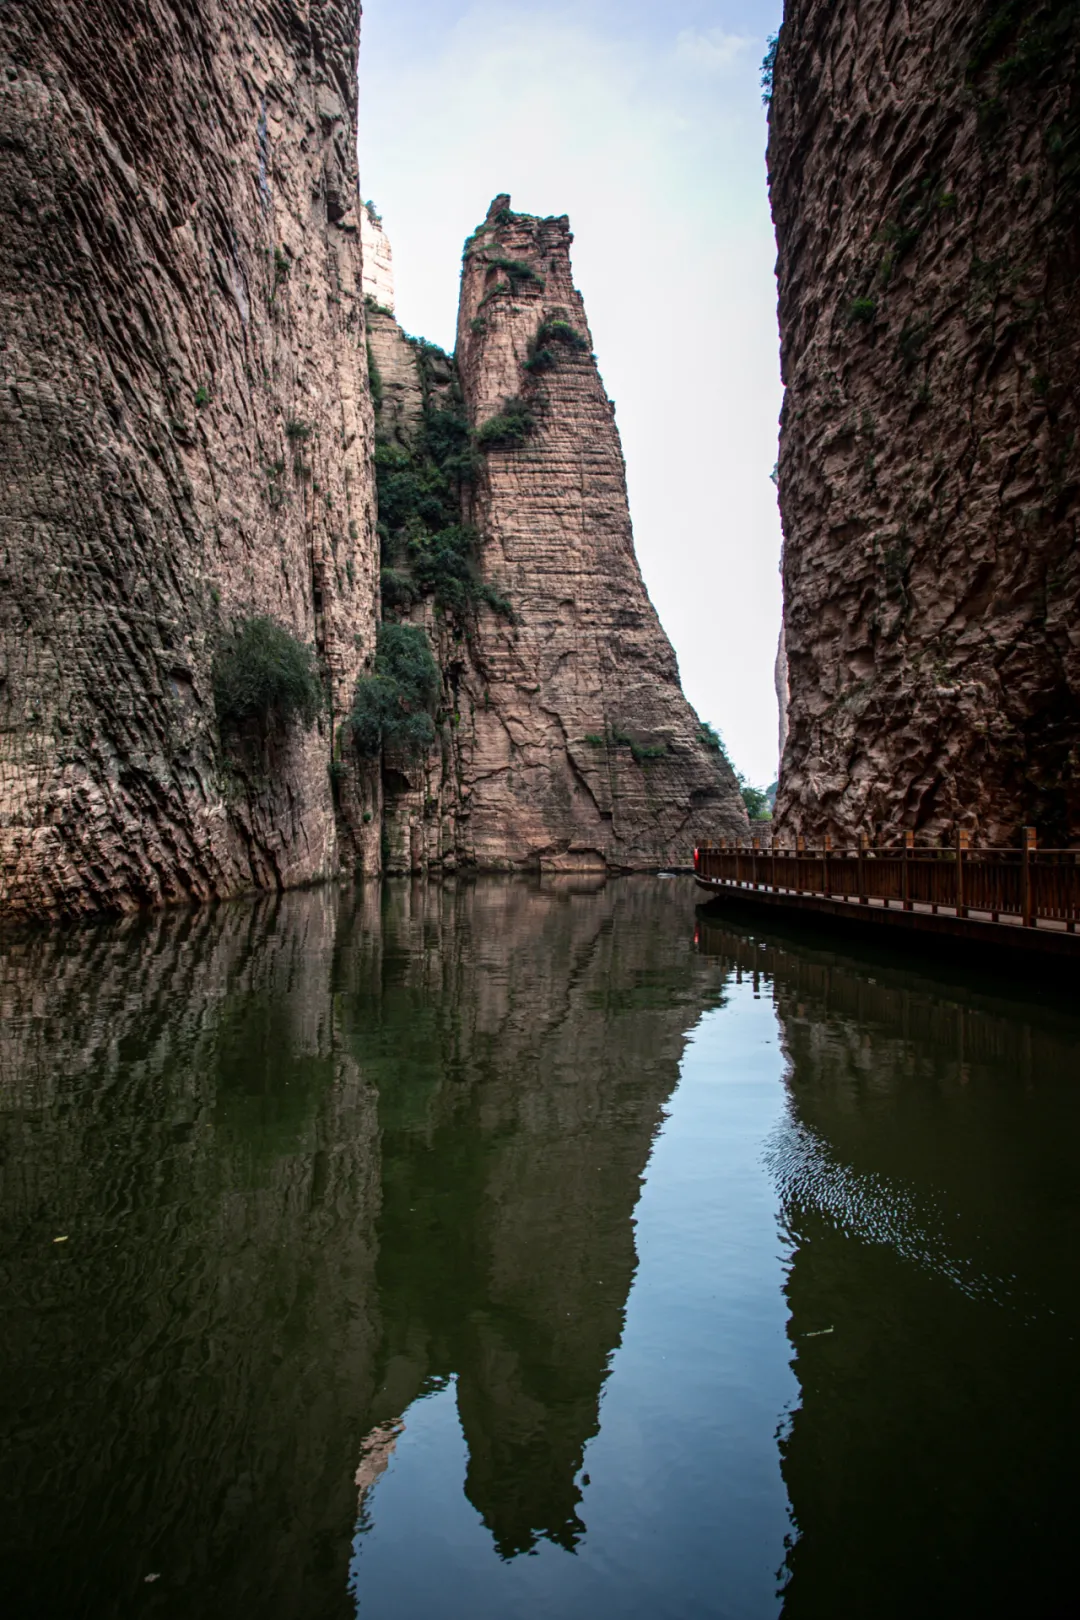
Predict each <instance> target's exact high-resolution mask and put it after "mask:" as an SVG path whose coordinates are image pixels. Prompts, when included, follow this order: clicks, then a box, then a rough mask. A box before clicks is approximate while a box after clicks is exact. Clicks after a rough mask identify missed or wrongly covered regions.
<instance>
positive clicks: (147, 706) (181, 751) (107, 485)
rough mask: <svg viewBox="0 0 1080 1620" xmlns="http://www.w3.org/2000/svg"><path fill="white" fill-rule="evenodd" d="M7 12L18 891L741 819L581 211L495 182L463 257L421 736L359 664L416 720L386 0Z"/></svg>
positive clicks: (599, 851) (560, 849) (10, 545)
mask: <svg viewBox="0 0 1080 1620" xmlns="http://www.w3.org/2000/svg"><path fill="white" fill-rule="evenodd" d="M0 29H2V34H0V44H2V47H3V56H4V61H5V65H6V71H5V74H4V75H3V77H2V78H0V248H2V252H0V310H2V315H0V320H2V328H3V337H4V343H5V349H4V373H3V379H2V386H0V456H2V461H3V467H4V474H5V476H4V492H3V503H2V508H0V915H8V916H11V915H16V916H37V917H58V916H66V915H75V914H80V913H87V912H94V911H101V910H111V911H117V910H121V911H123V910H131V909H133V908H135V907H137V906H141V905H156V904H162V903H166V902H169V901H183V900H192V899H207V898H211V897H215V896H223V895H228V894H232V893H236V892H239V891H242V890H245V889H250V888H260V887H262V888H275V887H278V888H280V887H289V886H291V885H293V884H297V883H304V882H309V881H313V880H317V879H322V878H328V877H331V876H334V875H335V874H339V873H343V872H349V873H351V872H354V871H362V872H367V873H375V872H378V871H379V870H380V868H381V866H382V864H383V863H384V860H385V859H387V858H389V859H390V861H391V863H392V864H396V865H405V866H412V867H416V866H418V865H419V866H423V865H427V864H431V863H435V862H437V863H441V864H442V865H443V866H444V867H445V866H453V865H459V864H462V863H470V864H475V865H478V866H489V867H491V866H494V867H505V866H533V867H536V866H539V865H542V864H550V865H556V866H557V865H559V864H571V865H579V864H585V865H602V864H605V863H611V864H614V865H617V866H621V867H635V866H647V865H656V864H662V863H667V862H670V861H673V860H675V859H681V860H685V859H686V857H687V852H688V850H689V848H690V847H691V846H692V845H693V843H694V841H695V840H696V839H700V838H701V837H702V836H709V835H712V836H715V835H717V834H718V833H720V834H722V833H725V832H730V833H737V832H738V831H739V830H740V828H741V826H742V825H744V818H743V814H742V807H741V803H740V801H739V799H738V796H737V793H736V791H735V785H734V781H733V779H732V777H731V774H730V771H728V769H727V767H726V764H725V762H724V761H723V760H722V759H721V758H719V757H718V756H716V755H715V754H714V753H712V752H710V750H709V749H708V747H707V746H706V743H705V741H703V740H702V734H701V733H700V732H699V729H698V726H697V722H696V720H695V718H694V716H693V714H692V712H691V711H690V709H689V707H688V705H687V704H686V703H685V701H684V699H683V698H682V696H681V693H680V691H679V687H678V680H677V675H676V670H675V663H674V658H673V656H672V653H671V649H670V646H669V645H668V643H667V640H666V638H665V637H664V635H663V632H662V630H661V629H660V626H659V624H658V622H657V620H656V616H655V614H654V612H653V610H652V607H651V605H650V604H649V602H648V598H647V596H646V595H645V592H644V588H643V586H642V584H641V580H640V575H639V573H638V569H637V564H636V561H635V559H634V555H633V549H632V544H631V538H630V528H629V520H628V516H627V511H626V498H625V489H624V484H623V469H622V460H621V455H620V452H619V447H618V439H617V436H616V432H615V427H614V423H613V421H612V419H611V411H610V406H609V405H608V403H607V401H606V399H605V398H604V394H603V389H602V386H601V384H600V381H599V378H598V377H597V374H596V370H595V366H594V364H593V362H592V360H591V358H590V353H589V350H590V342H589V339H588V335H587V329H586V327H585V324H584V317H583V314H582V312H581V307H580V300H579V299H578V297H577V294H576V293H575V292H574V290H573V288H572V285H571V283H570V274H569V260H568V257H567V247H568V243H569V233H568V231H567V228H566V222H565V221H547V222H541V221H526V220H525V218H524V216H520V217H518V216H514V217H513V218H514V219H516V220H517V222H516V223H514V222H513V220H511V223H508V224H504V223H501V222H500V221H499V220H497V219H494V218H493V219H492V220H491V221H489V223H488V226H487V227H486V229H485V235H484V242H485V243H487V248H484V249H483V250H482V249H481V247H480V245H479V244H474V247H473V248H472V249H471V250H470V254H469V257H468V259H467V263H466V275H465V285H464V301H465V304H466V305H467V306H468V309H469V314H468V316H467V317H466V318H465V325H464V331H465V341H464V343H463V354H462V372H461V385H462V387H463V391H464V405H465V407H466V410H467V418H468V420H467V423H466V426H465V433H464V438H463V439H462V440H461V442H460V444H459V445H458V446H457V448H458V449H459V450H460V452H461V456H460V459H459V467H458V471H457V474H456V475H455V479H454V480H453V482H454V491H453V495H454V500H455V501H456V502H457V505H456V507H455V509H454V511H453V512H452V513H450V512H449V509H448V508H447V506H446V502H445V501H444V500H443V498H442V496H445V495H446V494H447V492H446V491H445V490H444V491H443V492H442V496H439V498H438V499H437V500H436V503H435V504H436V506H437V507H438V508H439V510H438V511H437V512H436V513H435V514H434V516H435V518H436V519H438V518H441V517H442V516H450V517H452V518H453V521H452V522H450V523H449V525H448V526H447V525H444V526H443V527H442V528H440V527H439V525H438V523H437V522H436V525H435V528H434V530H433V532H434V533H443V534H445V533H446V532H447V527H449V529H451V530H455V531H456V534H455V535H453V536H451V540H450V542H449V545H450V550H451V552H453V553H454V556H453V557H451V559H450V562H451V567H450V570H449V571H450V573H453V572H454V571H455V569H456V572H457V575H458V584H459V586H460V589H459V591H458V594H457V596H456V597H455V604H456V606H455V610H454V611H451V612H447V611H445V604H440V603H438V602H436V601H434V600H433V599H432V597H431V595H430V593H429V595H428V596H427V597H424V595H423V592H420V593H419V596H418V599H417V602H413V603H410V604H406V605H404V606H403V605H402V604H400V603H399V605H398V609H397V610H396V611H397V614H398V617H401V618H408V617H409V616H410V615H411V616H412V618H413V619H414V620H423V622H425V623H428V624H429V626H430V628H431V630H432V633H433V637H434V640H435V642H436V643H437V649H438V652H439V657H440V663H439V666H438V670H437V672H436V676H435V677H434V679H433V680H429V678H428V674H427V673H426V668H427V666H425V669H424V670H420V673H419V675H417V679H421V684H424V683H426V684H424V695H423V697H422V700H421V701H417V702H416V703H413V704H412V705H409V704H406V707H410V706H411V707H412V708H414V709H415V710H416V711H417V712H416V714H415V715H414V720H415V724H414V725H413V726H412V730H411V734H410V736H411V743H412V745H413V746H412V748H411V750H405V755H406V756H407V757H395V755H394V747H395V746H396V745H394V744H393V743H392V742H391V743H390V745H389V746H387V747H384V746H383V744H384V741H387V739H384V738H383V736H382V734H381V732H380V731H379V727H378V726H375V728H374V734H375V737H376V740H375V745H374V746H372V736H373V729H372V725H370V724H369V725H368V726H367V729H366V731H365V729H364V727H363V725H361V726H359V729H358V727H357V724H356V721H357V709H356V704H357V702H358V690H359V689H358V682H361V683H363V681H365V680H367V681H368V682H371V681H375V682H376V687H375V688H371V687H370V686H369V687H367V688H364V690H365V691H366V692H367V696H368V698H369V699H371V700H372V702H374V706H375V708H376V709H377V708H378V706H379V704H380V703H381V704H382V705H383V709H382V711H381V712H382V713H383V718H384V719H385V717H386V714H387V713H389V710H387V708H386V705H387V703H392V702H395V701H396V699H395V698H394V693H395V691H398V688H395V687H394V686H393V683H392V681H391V680H390V678H389V676H388V675H387V664H386V661H387V659H391V662H392V661H393V660H392V658H391V653H392V652H393V647H391V645H390V642H389V641H388V642H387V649H389V650H386V649H384V651H383V652H380V647H381V642H380V639H379V629H378V626H379V620H380V616H381V608H380V592H379V573H380V557H379V541H378V537H377V534H376V522H377V512H376V488H375V477H374V473H375V468H374V455H373V451H374V444H373V416H372V399H371V390H370V383H369V376H370V375H372V373H369V368H368V365H367V363H366V356H365V343H366V313H367V312H366V310H365V305H364V298H363V282H362V264H361V259H362V250H361V232H360V224H361V221H360V219H359V217H358V216H359V208H358V192H357V177H356V166H355V149H356V127H355V96H356V89H355V86H356V72H355V69H356V49H357V42H358V33H359V7H358V5H357V4H356V0H307V3H304V4H299V5H297V6H294V7H289V8H281V7H275V6H270V5H266V4H262V3H259V0H256V3H255V4H253V5H250V6H243V7H240V6H237V5H236V4H235V0H207V3H206V4H204V5H200V6H199V7H197V8H195V9H194V10H192V9H190V8H187V9H182V10H177V9H176V8H174V7H173V6H171V5H169V4H168V3H166V0H148V4H146V5H143V6H139V7H132V6H129V5H127V4H125V3H123V0H87V3H86V4H84V5H81V6H78V7H71V6H63V7H56V6H53V5H48V4H45V3H43V0H28V3H27V4H25V5H20V6H18V7H8V8H6V9H5V11H4V14H3V19H2V23H0ZM496 213H499V210H496ZM509 217H510V216H508V218H509ZM500 253H502V254H503V255H504V256H505V257H506V258H510V257H514V258H515V259H517V258H521V259H523V260H524V259H525V258H528V259H529V260H530V261H531V263H532V265H533V269H531V270H530V273H529V275H528V276H525V277H524V278H522V277H521V276H520V275H519V274H518V272H516V271H513V270H510V271H507V270H505V268H500V266H499V264H498V262H497V260H498V258H499V255H500ZM541 261H542V262H541ZM388 263H389V261H388V260H387V264H386V266H380V274H382V273H383V270H384V269H387V268H388ZM534 270H535V273H533V272H534ZM545 285H546V287H547V291H546V292H545V291H544V290H543V289H544V287H545ZM481 299H487V304H486V308H485V315H484V317H483V318H481V317H480V316H478V315H477V309H478V307H479V304H480V302H481ZM555 310H558V311H562V312H563V314H561V315H560V316H559V320H562V319H563V315H565V322H566V325H567V326H568V327H569V328H572V333H573V336H571V338H570V339H567V338H566V335H565V334H564V333H561V332H558V333H556V335H555V339H554V342H553V344H551V345H549V346H548V350H547V351H546V352H550V353H551V354H553V355H554V356H555V361H554V363H553V364H554V370H553V375H552V376H551V377H550V378H547V379H545V378H542V377H541V376H540V371H541V369H542V365H543V363H544V362H542V361H541V360H540V359H539V356H538V355H533V354H532V353H531V350H530V344H532V342H533V340H534V338H535V337H536V335H537V328H538V327H539V326H540V324H541V323H542V321H543V320H544V319H545V318H546V317H547V315H548V314H549V313H550V312H552V311H555ZM481 319H484V320H486V322H487V332H486V335H484V336H481V333H480V327H479V326H476V325H474V323H475V322H476V321H478V320H481ZM579 341H580V343H582V344H584V348H583V349H581V348H579V347H578V343H579ZM410 352H411V351H410ZM425 352H427V351H425ZM530 359H531V360H532V361H533V362H535V363H533V364H532V369H531V371H529V370H526V369H525V365H526V361H529V360H530ZM444 369H446V368H444ZM450 370H452V368H450V369H449V370H447V374H446V378H445V380H444V383H443V384H440V386H451V377H450ZM452 386H453V387H454V388H456V387H457V386H458V385H457V383H456V381H453V384H452ZM503 394H505V395H511V394H512V395H514V396H515V398H516V397H518V396H521V397H527V399H528V400H529V402H530V403H529V407H528V411H527V412H525V413H524V414H519V415H518V416H517V417H515V421H516V423H517V425H518V427H520V426H521V424H522V423H523V422H524V421H525V419H526V416H527V417H528V420H529V442H528V443H519V442H518V441H517V440H515V439H514V437H513V433H512V434H511V437H510V438H509V439H508V438H506V437H505V436H504V438H503V439H502V440H501V441H500V439H499V437H498V433H497V431H493V430H492V428H491V418H492V417H493V416H497V415H498V414H499V410H500V409H501V407H502V404H503V400H502V397H501V396H502V395H503ZM417 401H418V402H419V403H418V408H419V409H420V411H421V415H422V414H423V393H422V390H421V391H420V393H419V394H418V395H417ZM414 403H416V402H414ZM451 414H452V413H451ZM444 425H445V424H444ZM474 428H475V429H476V430H477V432H476V434H475V440H476V441H479V442H476V443H474V435H473V429H474ZM515 431H516V430H515ZM443 448H444V449H445V448H446V446H444V447H443ZM384 459H385V456H384ZM474 463H476V464H477V465H478V466H479V471H478V472H474V470H473V464H474ZM383 470H384V471H385V470H386V469H385V468H384V469H383ZM440 502H441V503H442V504H440ZM462 503H464V507H463V506H462ZM392 515H393V514H391V517H392ZM431 519H432V513H431V512H430V511H429V513H428V521H429V522H430V521H431ZM387 521H388V520H387V516H386V514H385V513H384V515H383V525H384V532H385V528H386V525H387ZM474 533H475V534H476V536H477V537H478V538H477V539H476V540H475V541H474V540H473V538H472V536H473V535H474ZM444 549H445V548H444ZM466 553H468V556H466ZM455 559H456V560H455ZM390 572H391V573H392V572H393V570H392V569H391V570H390ZM399 572H401V573H402V577H403V578H404V577H405V575H406V574H407V570H399ZM441 577H443V578H444V579H445V578H446V577H447V570H446V569H444V570H443V574H442V576H441ZM405 589H406V595H408V589H409V588H408V586H407V585H406V587H405ZM462 593H464V595H463V594H462ZM444 596H445V592H444ZM425 604H426V606H425ZM425 612H427V613H428V614H429V615H430V617H429V618H427V619H424V613H425ZM417 627H419V626H417ZM395 645H396V648H397V653H398V654H400V653H401V652H402V649H403V648H404V650H405V651H406V652H408V651H409V650H410V646H411V648H412V651H413V652H415V651H416V646H417V644H415V643H411V644H406V642H403V641H402V639H401V637H400V636H399V638H398V642H397V643H396V644H395ZM420 645H421V649H422V643H421V644H420ZM399 661H400V660H399ZM414 662H415V660H414ZM429 663H430V659H429ZM417 668H419V666H417ZM398 673H399V674H400V670H399V671H398ZM414 674H416V670H415V669H414ZM379 683H381V684H379ZM416 695H417V694H416V693H415V692H414V693H413V696H414V697H416ZM375 700H377V701H375ZM399 707H400V705H399ZM421 710H423V714H421V713H420V711H421ZM372 712H374V711H373V710H372V706H371V702H369V710H368V718H369V719H370V718H371V713H372ZM390 729H392V728H390ZM357 739H359V740H360V743H361V744H363V745H362V746H358V745H357ZM365 739H366V742H365ZM399 741H400V739H399ZM418 745H422V746H418ZM417 751H419V754H420V755H421V756H422V763H418V762H417V757H416V756H417ZM384 755H385V756H386V758H385V761H384V759H383V757H382V756H384ZM397 755H398V756H402V749H401V747H400V746H398V747H397ZM433 762H437V768H436V764H434V763H433ZM384 764H385V770H384V768H383V765H384ZM399 766H401V767H402V768H401V769H398V767H399ZM420 778H422V792H421V791H420V789H418V788H415V782H416V781H417V780H418V779H420ZM384 781H385V782H386V783H387V784H388V786H389V787H390V788H391V790H392V799H393V803H392V804H391V809H390V814H389V816H388V818H387V822H386V825H385V826H384V824H383V817H382V791H383V784H384ZM410 793H412V795H413V797H412V800H410V798H409V795H410ZM418 793H419V798H418V797H417V794H418ZM410 807H411V808H410ZM412 809H416V810H417V811H418V813H417V814H413V813H412Z"/></svg>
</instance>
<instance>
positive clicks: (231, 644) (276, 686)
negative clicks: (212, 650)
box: [213, 617, 322, 730]
mask: <svg viewBox="0 0 1080 1620" xmlns="http://www.w3.org/2000/svg"><path fill="white" fill-rule="evenodd" d="M213 689H214V707H215V709H216V710H217V717H218V724H219V725H220V726H221V728H222V729H223V730H228V729H236V728H237V727H239V726H243V725H245V724H248V723H251V722H258V723H259V724H260V725H262V726H263V727H264V728H266V729H270V728H271V727H285V726H287V725H288V724H289V723H290V722H291V721H293V720H294V719H298V720H301V721H302V722H303V724H304V725H305V726H310V725H311V724H312V722H313V721H314V719H315V716H316V715H317V714H318V712H319V705H320V702H321V698H322V689H321V687H320V685H319V677H318V674H317V672H316V668H315V658H314V655H313V653H312V651H311V648H310V647H305V646H304V644H303V642H301V641H298V640H297V639H296V637H295V636H294V635H293V634H292V633H291V631H289V630H286V629H285V627H284V625H281V624H278V623H276V622H275V620H273V619H270V618H266V617H256V618H250V619H241V620H239V621H238V622H237V623H236V625H234V627H233V629H232V630H231V631H230V633H229V634H228V635H227V636H225V637H224V639H223V640H222V642H221V644H220V646H219V647H218V649H217V652H216V654H215V656H214V664H213Z"/></svg>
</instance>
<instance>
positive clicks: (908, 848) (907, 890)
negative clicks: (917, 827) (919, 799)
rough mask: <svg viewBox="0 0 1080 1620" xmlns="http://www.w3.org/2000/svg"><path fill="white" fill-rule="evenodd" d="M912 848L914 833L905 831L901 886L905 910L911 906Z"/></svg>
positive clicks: (913, 846) (913, 845)
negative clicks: (902, 883)
mask: <svg viewBox="0 0 1080 1620" xmlns="http://www.w3.org/2000/svg"><path fill="white" fill-rule="evenodd" d="M914 848H915V834H914V833H913V832H906V833H905V834H904V887H903V891H902V893H903V897H904V910H905V911H910V910H911V909H912V906H911V867H910V864H909V863H910V861H911V852H912V850H913V849H914Z"/></svg>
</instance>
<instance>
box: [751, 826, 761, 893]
mask: <svg viewBox="0 0 1080 1620" xmlns="http://www.w3.org/2000/svg"><path fill="white" fill-rule="evenodd" d="M760 848H761V839H760V838H752V839H751V840H750V850H751V854H750V882H751V884H752V885H753V887H754V888H755V889H756V888H757V886H758V880H757V858H758V850H759V849H760Z"/></svg>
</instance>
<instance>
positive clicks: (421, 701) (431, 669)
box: [349, 623, 439, 759]
mask: <svg viewBox="0 0 1080 1620" xmlns="http://www.w3.org/2000/svg"><path fill="white" fill-rule="evenodd" d="M438 697H439V671H438V667H437V665H436V663H435V659H434V656H433V655H432V651H431V646H430V644H429V642H428V638H427V636H426V635H425V634H424V632H423V630H421V629H419V628H418V627H417V626H415V625H411V624H385V623H384V624H381V625H380V626H379V630H378V639H377V641H376V648H375V661H374V666H373V669H372V673H371V674H370V675H362V676H361V677H360V679H359V680H358V681H357V683H356V693H355V696H354V698H353V706H352V712H351V713H350V715H349V725H350V727H351V730H352V734H353V739H354V741H355V743H356V748H357V752H358V753H360V754H362V755H363V756H364V757H365V758H369V759H370V758H375V757H376V756H377V755H378V754H379V753H380V752H381V751H382V750H383V749H384V748H391V749H394V750H395V751H396V752H398V753H401V754H405V755H407V756H409V757H411V758H417V757H418V756H419V755H420V754H422V753H424V752H425V751H426V750H427V749H428V748H430V747H431V745H432V743H433V742H434V741H435V723H434V720H433V718H432V716H433V715H434V713H435V708H436V705H437V703H438Z"/></svg>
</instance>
